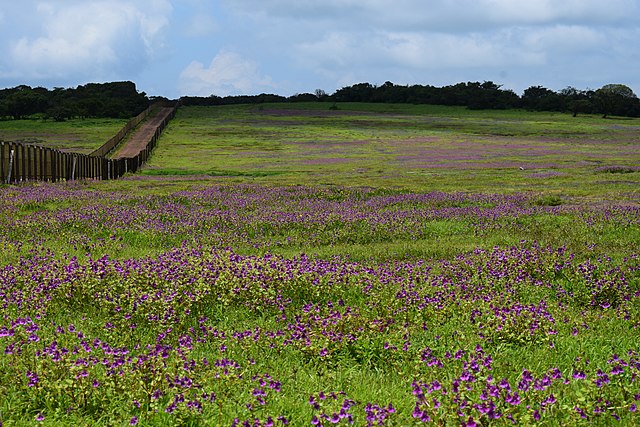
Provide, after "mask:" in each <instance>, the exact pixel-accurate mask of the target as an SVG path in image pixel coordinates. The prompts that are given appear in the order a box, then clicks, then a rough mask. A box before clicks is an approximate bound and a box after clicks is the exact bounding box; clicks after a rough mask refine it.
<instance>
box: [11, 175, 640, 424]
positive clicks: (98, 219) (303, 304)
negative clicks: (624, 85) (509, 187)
mask: <svg viewBox="0 0 640 427" xmlns="http://www.w3.org/2000/svg"><path fill="white" fill-rule="evenodd" d="M0 194H2V197H3V199H0V200H2V202H0V209H2V210H3V212H10V213H11V215H4V216H2V218H1V219H0V221H1V222H2V225H7V227H5V228H1V229H0V245H11V247H12V248H18V247H19V245H18V243H17V242H16V240H15V239H16V238H17V236H15V235H14V234H12V233H14V232H15V231H12V230H19V231H20V232H22V231H24V236H25V241H28V245H27V246H26V247H28V248H29V249H28V250H26V251H25V252H24V253H23V252H20V253H19V254H18V255H17V256H16V257H15V262H7V263H6V265H3V266H2V267H0V364H1V365H2V366H3V367H6V372H3V373H2V375H0V378H1V381H2V383H1V384H0V412H2V413H3V417H5V418H6V419H7V420H17V419H19V417H20V416H23V415H24V414H26V413H28V414H31V415H30V416H37V417H38V418H36V419H39V420H44V419H45V418H44V417H45V416H46V419H47V421H49V420H51V419H53V421H52V422H55V417H59V416H61V415H60V414H65V413H67V411H69V412H75V415H76V416H77V417H85V418H84V419H85V420H86V421H87V423H92V422H96V420H97V419H99V417H101V416H102V415H101V414H103V413H106V412H109V413H111V414H112V416H114V417H115V419H114V423H119V424H126V423H129V424H130V425H137V424H144V425H146V424H163V423H164V424H174V425H182V424H198V423H205V422H206V420H211V419H222V420H224V421H223V423H225V424H226V425H235V426H243V427H244V426H272V425H285V424H289V423H290V424H296V425H297V424H304V425H308V424H309V423H311V424H313V425H324V426H328V425H368V426H382V425H408V424H420V423H448V422H453V423H455V424H459V425H465V426H472V425H488V424H499V423H505V424H511V423H515V424H527V425H531V424H536V423H540V424H556V423H557V424H563V423H564V424H573V423H576V422H579V421H581V420H583V419H585V420H587V421H598V422H603V423H606V422H607V421H613V420H615V419H617V418H619V419H621V420H623V421H625V422H627V423H630V424H633V423H634V422H637V421H638V418H637V417H638V411H637V405H638V401H639V400H640V393H639V392H638V384H639V381H640V357H639V355H638V351H639V349H638V348H637V343H638V342H640V341H639V340H640V336H639V335H638V334H639V333H640V321H639V319H640V311H639V310H640V305H639V301H640V287H639V284H640V258H639V257H638V256H637V255H636V254H634V253H632V252H630V251H632V250H634V249H636V248H625V252H624V254H623V255H620V253H618V254H615V256H612V257H611V258H609V257H607V256H606V255H605V254H604V253H600V252H597V251H596V250H595V249H593V248H590V249H588V251H587V252H586V253H587V254H588V256H585V255H584V253H582V255H576V254H575V253H574V252H572V251H571V250H570V249H569V248H568V247H548V246H543V245H540V244H538V243H535V242H527V241H522V242H521V243H520V244H518V245H514V246H500V247H495V248H492V249H486V248H485V249H480V248H479V249H475V250H470V251H468V252H465V253H458V254H456V255H455V256H452V257H450V258H447V259H443V260H440V261H427V260H423V259H408V260H398V259H393V257H389V258H388V260H386V261H376V260H368V261H362V262H358V261H355V260H351V259H350V258H349V257H346V256H335V257H331V258H324V259H323V258H319V257H314V256H307V255H304V254H300V253H299V252H296V255H295V256H287V257H285V256H280V255H275V254H273V253H270V252H265V251H264V250H263V249H264V248H262V249H260V250H247V248H248V247H249V246H242V244H241V243H242V242H244V243H249V244H251V245H253V244H258V243H260V242H263V243H265V242H272V241H273V240H274V239H282V242H285V240H286V238H287V237H291V238H292V240H296V241H297V242H298V243H303V244H314V243H318V242H320V243H322V242H324V243H330V244H333V243H340V242H347V241H348V242H352V243H357V242H365V243H367V242H368V243H371V242H375V241H377V240H376V239H378V240H380V241H386V239H389V238H393V237H394V236H401V237H402V236H405V237H402V238H406V236H408V235H410V234H411V233H413V235H415V236H417V238H426V237H428V236H430V235H431V234H430V233H433V228H429V226H430V225H431V224H432V222H434V221H435V222H437V221H452V223H455V224H459V223H458V222H457V221H460V222H461V223H463V224H465V225H464V226H465V227H467V226H469V227H476V230H477V231H478V233H481V232H486V233H489V232H490V230H491V229H492V227H494V228H495V227H501V226H513V227H516V228H517V227H518V226H519V225H518V224H520V225H521V223H522V222H524V221H525V219H527V218H529V216H530V215H532V214H538V215H542V214H544V215H547V214H548V215H556V214H558V215H569V216H573V217H574V218H578V220H579V221H581V222H582V223H583V224H587V226H589V224H591V225H592V226H593V227H595V228H598V227H604V226H605V224H606V226H607V227H610V226H611V227H613V225H612V224H615V226H616V227H617V226H619V227H622V228H621V230H626V229H628V230H631V228H632V227H635V226H637V225H638V221H639V220H638V215H637V214H638V208H637V207H634V206H629V207H623V206H611V207H598V208H594V209H593V210H591V211H589V212H583V211H581V210H580V209H578V208H575V207H553V208H548V207H540V206H535V205H533V204H531V198H530V197H529V196H524V195H513V196H496V195H464V194H443V193H430V194H389V193H379V192H376V191H374V190H369V189H339V188H331V189H310V188H305V187H294V188H288V189H285V188H280V189H271V191H266V190H265V189H262V188H259V187H255V186H237V187H224V186H213V187H208V188H204V189H199V190H192V191H184V192H180V193H175V194H172V195H170V196H145V197H138V196H129V195H119V196H117V197H116V198H115V200H114V201H105V200H103V198H101V199H100V200H95V198H96V194H95V192H89V191H86V190H82V189H80V188H75V187H73V186H70V187H68V188H67V187H64V186H47V185H43V186H42V188H40V187H38V186H25V187H16V188H11V189H2V190H1V191H0ZM75 196H77V202H74V203H77V204H78V205H77V206H76V207H75V208H67V207H64V206H65V203H71V202H70V201H71V199H72V198H73V197H75ZM9 200H13V201H14V203H12V204H10V203H9V202H8V201H9ZM52 201H54V202H55V203H60V206H61V207H59V208H57V209H53V210H51V211H48V210H46V209H44V208H43V206H44V205H45V204H47V203H50V202H52ZM39 227H52V228H54V229H55V230H59V233H60V234H61V235H62V236H68V237H70V240H73V244H74V245H80V246H82V245H87V244H90V245H96V246H94V247H93V248H89V251H88V253H87V254H86V255H84V256H82V255H78V254H71V253H66V252H65V251H61V252H58V251H55V252H54V251H53V250H51V249H50V248H48V246H47V245H46V244H45V243H46V241H43V240H42V239H40V240H39V239H37V238H36V235H37V234H38V233H40V232H42V230H43V229H44V228H39ZM92 228H95V229H96V230H98V231H97V232H96V233H98V234H100V233H102V234H101V235H102V236H103V238H104V241H101V242H99V243H98V241H97V240H96V239H95V236H96V235H97V234H94V235H92V236H89V235H84V234H83V233H85V232H87V230H89V229H92ZM194 230H197V232H194ZM94 232H95V231H94ZM127 233H134V235H135V236H140V235H146V236H150V235H153V236H156V237H154V239H155V238H157V239H158V240H154V241H156V242H159V245H160V247H162V245H164V244H165V243H168V246H169V247H168V248H166V249H165V250H161V251H160V250H159V251H157V252H155V253H154V254H153V255H148V256H145V257H116V256H110V255H107V254H105V252H103V251H102V250H104V249H107V248H112V247H116V246H118V247H120V246H119V245H121V244H124V241H125V240H126V238H125V237H126V235H127ZM136 233H137V234H136ZM156 233H157V234H156ZM83 235H84V239H86V240H83V238H82V236H83ZM112 236H120V237H117V238H113V239H112ZM122 236H125V237H122ZM157 236H160V237H157ZM184 236H189V237H190V239H183V237H184ZM121 238H122V239H123V240H119V239H121ZM178 238H180V239H181V240H185V242H184V243H182V244H178V245H174V244H173V240H172V239H178ZM162 239H168V240H166V241H163V240H162ZM234 239H236V240H234ZM45 240H46V239H45ZM237 242H240V243H237ZM214 243H220V244H214ZM232 243H237V245H232ZM129 244H130V243H129ZM112 245H114V246H112ZM282 245H285V243H282ZM7 247H8V246H7ZM239 247H242V248H244V250H239V249H238V248H239ZM156 249H158V248H156ZM107 253H108V251H107ZM605 339H606V346H602V348H600V347H599V345H600V344H601V343H603V342H604V340H605ZM565 353H566V354H574V353H575V356H571V357H569V356H563V354H565ZM530 354H535V355H538V356H540V357H538V358H537V359H535V361H534V360H533V359H532V358H528V356H529V355H530ZM546 356H548V357H546ZM354 372H357V374H358V375H360V376H356V375H355V374H354ZM378 376H379V377H380V378H381V379H383V380H384V381H386V382H387V383H388V384H393V387H390V389H389V390H370V388H373V386H371V384H366V386H364V387H362V386H354V378H357V379H358V380H360V379H362V378H365V379H366V378H373V377H376V378H377V377H378ZM394 387H395V388H394ZM318 390H342V391H339V392H337V391H336V392H330V391H322V392H319V391H318ZM2 393H12V395H13V396H18V397H19V401H20V402H23V403H22V405H23V407H22V408H21V409H20V410H19V411H18V412H19V414H17V415H14V414H8V412H7V409H6V407H5V406H2V405H3V403H1V402H3V401H5V400H6V399H4V397H5V396H3V395H2ZM307 396H309V398H308V400H307ZM26 402H29V403H26ZM45 402H46V403H45ZM305 402H307V403H305ZM7 414H8V415H7ZM602 420H604V421H602Z"/></svg>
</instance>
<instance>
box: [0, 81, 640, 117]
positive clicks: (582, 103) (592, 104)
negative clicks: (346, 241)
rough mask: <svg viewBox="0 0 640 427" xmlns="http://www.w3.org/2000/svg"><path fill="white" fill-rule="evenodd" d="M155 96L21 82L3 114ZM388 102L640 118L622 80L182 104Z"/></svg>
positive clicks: (119, 105)
mask: <svg viewBox="0 0 640 427" xmlns="http://www.w3.org/2000/svg"><path fill="white" fill-rule="evenodd" d="M152 101H153V99H150V98H149V97H148V96H147V95H146V94H145V93H144V92H141V93H139V92H138V91H137V90H136V86H135V84H134V83H132V82H115V83H102V84H98V83H90V84H87V85H84V86H78V87H77V88H75V89H63V88H55V89H53V90H49V89H45V88H41V87H38V88H31V87H29V86H18V87H15V88H10V89H1V90H0V118H5V119H7V118H9V119H22V118H26V117H32V116H34V115H40V116H41V117H44V118H46V119H52V120H66V119H67V118H71V117H114V118H127V117H133V116H135V115H137V114H138V113H140V112H141V111H143V110H144V109H145V108H147V106H148V105H149V103H150V102H152ZM315 101H328V102H334V103H335V104H334V108H338V106H337V103H339V102H383V103H407V104H433V105H454V106H464V107H467V108H470V109H508V108H523V109H527V110H531V111H558V112H569V113H572V114H573V115H574V116H575V115H578V114H602V115H603V116H605V117H606V116H609V115H615V116H627V117H640V100H639V99H638V97H637V96H636V95H635V93H633V91H632V90H631V89H630V88H629V87H628V86H625V85H623V84H608V85H605V86H603V87H601V88H600V89H597V90H579V89H576V88H574V87H567V88H566V89H562V90H560V91H558V92H556V91H553V90H551V89H547V88H545V87H542V86H531V87H529V88H528V89H526V90H525V91H524V93H523V94H522V95H521V96H519V95H518V94H516V93H515V92H513V91H512V90H506V89H503V88H502V86H501V85H498V84H496V83H494V82H491V81H485V82H483V83H480V82H467V83H458V84H455V85H450V86H444V87H435V86H430V85H426V86H424V85H411V86H402V85H396V84H393V83H391V82H386V83H384V84H382V85H380V86H376V85H372V84H370V83H358V84H355V85H352V86H347V87H343V88H341V89H339V90H337V91H336V92H335V93H334V94H331V95H329V94H327V93H325V92H324V91H323V90H319V89H318V90H316V91H315V92H314V93H302V94H295V95H293V96H289V97H284V96H280V95H274V94H264V93H263V94H260V95H241V96H226V97H220V96H216V95H211V96H208V97H192V96H187V97H183V98H181V102H182V104H183V105H228V104H261V103H266V102H315Z"/></svg>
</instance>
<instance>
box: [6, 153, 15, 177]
mask: <svg viewBox="0 0 640 427" xmlns="http://www.w3.org/2000/svg"><path fill="white" fill-rule="evenodd" d="M14 153H15V151H14V149H13V148H12V149H11V154H9V173H8V174H7V183H10V182H11V172H12V171H13V155H14Z"/></svg>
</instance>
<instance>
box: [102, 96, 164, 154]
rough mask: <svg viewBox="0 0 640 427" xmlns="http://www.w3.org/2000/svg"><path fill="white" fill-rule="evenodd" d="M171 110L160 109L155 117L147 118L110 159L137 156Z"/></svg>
mask: <svg viewBox="0 0 640 427" xmlns="http://www.w3.org/2000/svg"><path fill="white" fill-rule="evenodd" d="M172 110H173V108H171V107H168V108H161V109H160V110H159V111H158V112H157V113H156V115H155V116H153V117H150V118H148V119H147V120H146V121H145V122H144V123H142V124H141V125H140V126H139V127H138V128H137V129H135V130H134V131H133V134H132V135H130V136H128V137H127V138H126V140H125V142H124V145H122V146H121V147H120V148H118V149H117V151H116V153H115V154H114V155H113V156H112V158H113V159H120V158H123V157H135V156H137V155H138V153H140V152H141V151H142V150H143V149H144V148H145V146H146V145H147V143H148V142H149V140H150V139H151V137H153V135H154V134H155V132H156V129H157V128H158V126H159V125H160V123H162V121H163V120H164V119H165V118H167V116H168V115H169V114H171V111H172Z"/></svg>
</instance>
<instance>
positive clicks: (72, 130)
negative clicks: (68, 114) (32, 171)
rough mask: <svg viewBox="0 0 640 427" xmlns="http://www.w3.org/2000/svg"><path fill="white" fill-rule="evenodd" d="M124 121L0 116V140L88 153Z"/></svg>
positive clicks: (106, 139) (111, 134)
mask: <svg viewBox="0 0 640 427" xmlns="http://www.w3.org/2000/svg"><path fill="white" fill-rule="evenodd" d="M126 123H127V121H126V120H119V119H73V120H67V121H64V122H56V121H53V120H44V119H40V118H33V119H31V120H0V140H4V141H20V142H27V143H31V144H37V145H42V146H44V147H51V148H56V149H59V150H63V151H73V152H77V153H83V154H89V153H90V152H92V151H93V150H95V149H96V148H98V147H100V146H101V145H102V144H104V143H105V142H107V141H108V140H109V139H110V138H111V137H113V136H114V135H115V134H116V133H118V131H119V130H120V129H122V127H123V126H124V125H125V124H126Z"/></svg>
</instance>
